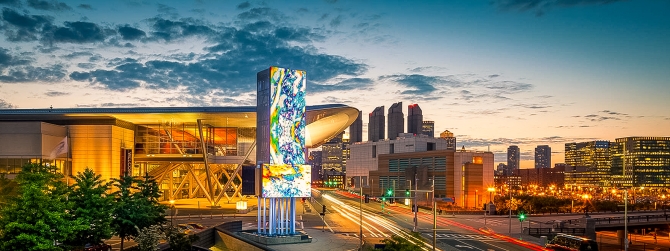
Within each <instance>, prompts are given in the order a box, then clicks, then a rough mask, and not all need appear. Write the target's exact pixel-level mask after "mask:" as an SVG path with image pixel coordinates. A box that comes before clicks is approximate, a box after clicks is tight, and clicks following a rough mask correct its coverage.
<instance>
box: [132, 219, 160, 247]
mask: <svg viewBox="0 0 670 251" xmlns="http://www.w3.org/2000/svg"><path fill="white" fill-rule="evenodd" d="M137 232H138V234H137V236H136V237H135V242H137V248H138V249H139V250H140V251H157V250H159V248H158V243H159V242H160V240H162V239H165V234H163V230H161V226H159V225H153V226H150V227H147V228H142V229H141V230H140V229H139V228H138V229H137Z"/></svg>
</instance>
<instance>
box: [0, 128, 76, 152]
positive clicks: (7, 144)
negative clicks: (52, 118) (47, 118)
mask: <svg viewBox="0 0 670 251" xmlns="http://www.w3.org/2000/svg"><path fill="white" fill-rule="evenodd" d="M66 134H67V132H66V128H65V127H64V126H58V125H53V124H49V123H44V122H2V123H0V158H21V157H25V158H28V157H29V158H47V157H49V154H50V153H51V151H52V150H53V149H54V148H55V147H56V145H58V143H59V142H60V141H61V140H63V138H65V135H66Z"/></svg>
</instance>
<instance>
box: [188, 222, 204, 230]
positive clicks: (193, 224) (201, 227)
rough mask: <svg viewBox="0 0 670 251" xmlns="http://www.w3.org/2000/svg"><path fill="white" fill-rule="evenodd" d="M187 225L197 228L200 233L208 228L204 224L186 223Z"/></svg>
mask: <svg viewBox="0 0 670 251" xmlns="http://www.w3.org/2000/svg"><path fill="white" fill-rule="evenodd" d="M186 225H189V226H191V227H193V228H195V229H196V230H198V231H200V230H203V229H205V228H207V227H205V226H203V225H202V224H200V223H195V222H189V223H186Z"/></svg>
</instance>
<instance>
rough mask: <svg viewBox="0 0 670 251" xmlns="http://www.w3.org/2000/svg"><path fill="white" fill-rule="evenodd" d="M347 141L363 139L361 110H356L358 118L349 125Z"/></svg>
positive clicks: (353, 141) (354, 141) (360, 140)
mask: <svg viewBox="0 0 670 251" xmlns="http://www.w3.org/2000/svg"><path fill="white" fill-rule="evenodd" d="M349 141H350V142H351V143H356V142H362V141H363V111H358V118H356V120H355V121H354V123H353V124H351V126H349Z"/></svg>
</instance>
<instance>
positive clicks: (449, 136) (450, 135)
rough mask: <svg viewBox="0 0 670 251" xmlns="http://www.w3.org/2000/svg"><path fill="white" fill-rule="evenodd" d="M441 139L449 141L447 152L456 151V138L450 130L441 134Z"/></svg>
mask: <svg viewBox="0 0 670 251" xmlns="http://www.w3.org/2000/svg"><path fill="white" fill-rule="evenodd" d="M440 138H442V139H445V140H447V148H446V149H447V150H456V137H454V133H452V132H450V131H449V130H444V132H442V133H440Z"/></svg>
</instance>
